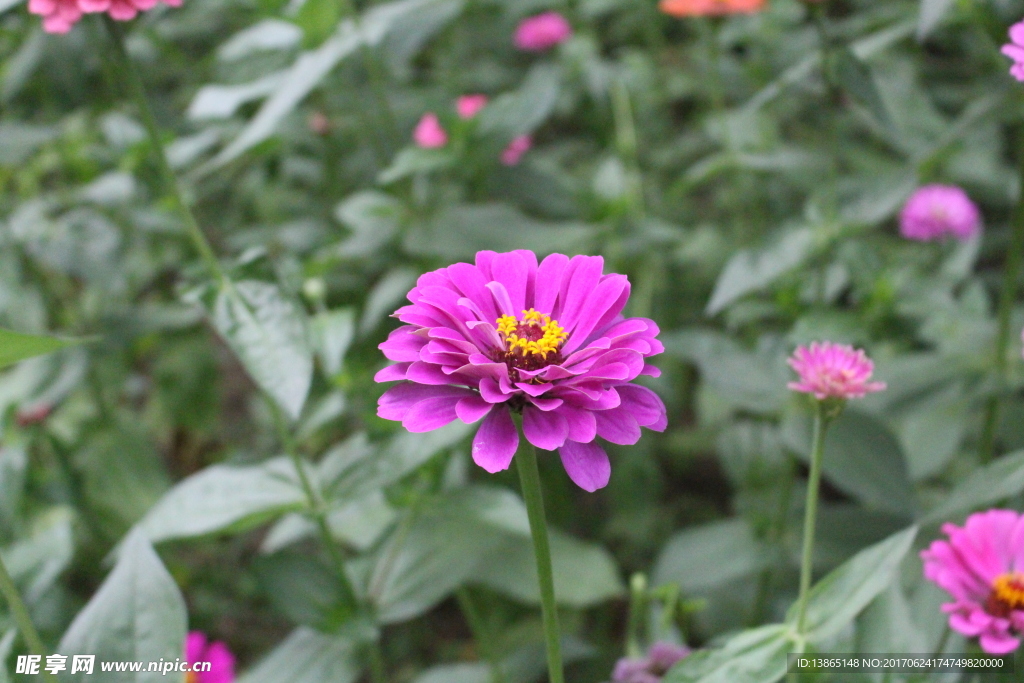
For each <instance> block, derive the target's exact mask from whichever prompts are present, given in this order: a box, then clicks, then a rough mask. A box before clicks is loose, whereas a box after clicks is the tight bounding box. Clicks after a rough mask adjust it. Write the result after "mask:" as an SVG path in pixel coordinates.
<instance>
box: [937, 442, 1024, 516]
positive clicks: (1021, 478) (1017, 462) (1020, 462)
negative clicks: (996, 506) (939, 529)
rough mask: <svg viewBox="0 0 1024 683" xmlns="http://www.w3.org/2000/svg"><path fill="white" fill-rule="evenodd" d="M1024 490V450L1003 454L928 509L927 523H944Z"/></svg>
mask: <svg viewBox="0 0 1024 683" xmlns="http://www.w3.org/2000/svg"><path fill="white" fill-rule="evenodd" d="M1021 491H1024V451H1018V452H1016V453H1010V454H1007V455H1004V456H1002V457H1001V458H999V459H998V460H996V461H995V462H993V463H991V464H989V465H985V466H984V467H982V468H980V469H978V470H976V471H975V472H974V473H973V474H972V475H971V476H970V477H968V478H967V479H965V480H964V481H962V482H960V483H959V484H958V485H957V486H956V487H954V488H953V490H952V491H951V492H950V493H949V495H948V496H946V499H945V500H944V501H943V502H942V503H941V504H940V505H938V506H936V507H935V508H933V509H932V510H930V511H929V512H928V514H927V515H925V516H924V518H923V519H922V520H921V522H922V523H923V524H929V523H934V522H942V521H947V520H951V519H953V518H955V517H958V516H960V515H962V514H964V513H965V512H970V511H971V510H974V509H976V508H981V507H985V506H987V505H992V504H993V503H996V502H998V501H1000V500H1003V499H1004V498H1010V497H1011V496H1015V495H1017V494H1018V493H1020V492H1021Z"/></svg>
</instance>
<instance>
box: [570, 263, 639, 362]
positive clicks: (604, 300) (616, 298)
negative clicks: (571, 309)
mask: <svg viewBox="0 0 1024 683" xmlns="http://www.w3.org/2000/svg"><path fill="white" fill-rule="evenodd" d="M627 285H628V281H627V280H626V276H624V275H615V276H611V277H608V278H607V279H605V281H604V282H602V283H601V284H599V285H598V286H597V288H595V289H594V291H593V292H591V293H590V295H589V296H588V297H587V302H586V305H585V306H584V307H583V311H582V312H581V313H580V316H579V319H578V320H577V321H576V325H575V327H574V328H573V329H572V330H571V332H572V336H571V337H570V338H569V340H568V341H567V342H566V343H565V347H564V348H563V349H562V353H563V354H565V355H568V354H570V353H572V352H573V351H575V350H576V349H578V348H579V347H580V345H581V344H582V343H583V342H585V341H586V340H587V338H588V337H589V336H590V333H591V332H593V331H594V329H595V327H596V326H597V323H598V321H599V320H601V319H602V318H604V315H605V313H607V312H609V309H611V308H612V306H614V305H616V304H617V303H620V302H621V304H622V305H625V303H626V302H625V301H623V300H620V295H621V294H622V292H623V290H625V289H626V286H627ZM619 310H621V308H620V309H619ZM615 314H618V311H615Z"/></svg>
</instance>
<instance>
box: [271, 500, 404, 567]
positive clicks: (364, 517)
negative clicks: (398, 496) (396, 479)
mask: <svg viewBox="0 0 1024 683" xmlns="http://www.w3.org/2000/svg"><path fill="white" fill-rule="evenodd" d="M332 502H334V501H332ZM397 516H398V513H397V512H396V511H395V509H394V508H393V507H391V506H390V505H388V502H387V500H386V499H385V497H384V494H383V493H382V492H381V491H372V492H371V493H370V494H369V495H367V496H364V497H363V498H360V499H357V500H351V501H347V502H344V501H342V502H340V507H338V508H335V509H333V510H331V511H330V512H329V513H328V514H327V525H328V526H329V527H330V529H331V534H332V535H333V536H334V538H336V539H338V540H339V541H342V542H344V543H346V544H348V545H350V546H351V547H353V548H355V549H357V550H361V551H366V550H369V549H370V547H371V546H372V545H373V544H374V543H376V542H377V540H378V539H379V538H380V537H381V535H382V534H383V533H384V531H386V530H387V528H388V527H389V526H391V524H392V523H393V522H394V521H395V518H396V517H397ZM316 531H317V529H316V525H315V524H314V523H313V522H312V521H311V520H310V519H309V518H308V517H304V516H302V515H299V514H296V513H292V514H289V515H286V516H285V517H283V518H281V520H280V521H279V522H278V523H277V524H275V525H274V526H273V527H272V528H271V529H270V531H268V532H267V535H266V537H265V538H264V539H263V544H262V545H261V546H260V550H261V551H262V552H265V553H272V552H275V551H277V550H279V549H281V548H284V547H286V546H288V545H291V544H292V543H295V542H297V541H300V540H302V539H303V538H307V537H309V536H313V535H314V534H316Z"/></svg>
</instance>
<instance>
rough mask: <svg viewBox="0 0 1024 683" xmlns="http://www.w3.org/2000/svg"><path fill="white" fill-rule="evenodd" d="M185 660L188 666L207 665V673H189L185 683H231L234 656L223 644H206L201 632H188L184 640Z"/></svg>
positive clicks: (233, 675) (233, 677) (215, 642)
mask: <svg viewBox="0 0 1024 683" xmlns="http://www.w3.org/2000/svg"><path fill="white" fill-rule="evenodd" d="M185 659H186V660H187V661H188V663H189V666H192V665H196V664H202V663H207V662H208V663H209V664H210V670H209V671H189V672H188V673H187V674H185V683H233V681H234V680H235V656H234V655H233V654H231V650H229V649H228V646H227V645H225V644H224V643H222V642H220V641H219V640H218V641H214V642H212V643H211V642H207V640H206V634H205V633H203V632H202V631H190V632H189V634H188V637H187V638H186V639H185Z"/></svg>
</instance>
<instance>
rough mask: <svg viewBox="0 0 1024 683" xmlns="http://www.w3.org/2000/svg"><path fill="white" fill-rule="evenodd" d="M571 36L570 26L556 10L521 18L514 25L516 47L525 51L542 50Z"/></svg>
mask: <svg viewBox="0 0 1024 683" xmlns="http://www.w3.org/2000/svg"><path fill="white" fill-rule="evenodd" d="M570 36H572V26H570V25H569V22H568V21H566V19H565V17H563V16H562V15H561V14H559V13H558V12H544V13H543V14H538V15H537V16H534V17H529V18H527V19H523V20H522V21H521V22H520V23H519V26H517V27H516V34H515V38H514V42H515V45H516V47H518V48H519V49H520V50H525V51H527V52H543V51H544V50H547V49H550V48H552V47H554V46H555V45H558V44H559V43H564V42H565V41H567V40H569V37H570Z"/></svg>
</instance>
